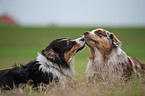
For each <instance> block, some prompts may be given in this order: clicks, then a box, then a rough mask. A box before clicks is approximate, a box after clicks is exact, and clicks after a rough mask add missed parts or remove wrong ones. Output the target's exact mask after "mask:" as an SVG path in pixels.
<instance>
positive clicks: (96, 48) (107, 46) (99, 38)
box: [84, 29, 145, 82]
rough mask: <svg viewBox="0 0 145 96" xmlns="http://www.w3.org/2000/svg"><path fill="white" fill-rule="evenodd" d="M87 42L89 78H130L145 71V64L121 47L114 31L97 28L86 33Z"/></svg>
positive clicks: (89, 79)
mask: <svg viewBox="0 0 145 96" xmlns="http://www.w3.org/2000/svg"><path fill="white" fill-rule="evenodd" d="M84 38H85V42H86V44H87V46H88V48H89V51H90V56H89V61H88V64H87V69H86V72H87V80H88V81H89V82H90V81H92V80H96V79H103V80H105V79H106V78H108V79H109V80H120V78H122V77H125V78H129V77H131V75H132V74H136V76H137V77H140V76H141V73H144V72H145V64H143V63H141V62H139V61H138V60H137V59H135V58H133V57H131V56H127V54H126V53H125V52H124V51H123V50H122V49H121V48H120V46H121V42H120V41H119V40H118V39H117V38H116V36H115V35H114V34H113V33H110V32H108V31H106V30H104V29H95V30H93V31H91V32H88V31H87V32H85V33H84Z"/></svg>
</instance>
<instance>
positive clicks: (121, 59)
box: [88, 47, 128, 78]
mask: <svg viewBox="0 0 145 96" xmlns="http://www.w3.org/2000/svg"><path fill="white" fill-rule="evenodd" d="M91 52H94V53H91ZM91 55H92V56H91ZM126 62H128V58H127V55H126V54H125V52H124V51H123V50H122V49H121V48H120V47H117V48H115V49H113V50H111V52H110V54H109V55H108V56H106V58H105V60H104V58H103V55H102V54H101V52H100V50H98V49H97V48H93V50H91V51H90V58H89V62H88V63H90V64H88V66H90V65H92V66H93V67H94V68H95V69H96V70H97V71H98V73H99V74H100V76H102V78H105V77H106V76H108V77H112V76H115V75H113V73H114V72H116V69H117V70H119V71H120V73H119V74H118V78H120V76H122V75H123V69H122V67H120V66H122V65H121V64H125V63H126ZM120 68H121V69H120ZM88 70H89V69H88Z"/></svg>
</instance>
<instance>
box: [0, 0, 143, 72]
mask: <svg viewBox="0 0 145 96" xmlns="http://www.w3.org/2000/svg"><path fill="white" fill-rule="evenodd" d="M98 27H99V28H104V29H106V30H108V31H110V32H113V33H114V34H115V35H116V36H117V37H118V38H119V40H120V41H121V42H122V43H123V44H122V49H123V50H124V51H125V52H126V53H127V54H128V55H131V56H133V57H135V58H137V59H139V60H140V61H142V62H145V50H144V49H145V0H0V69H6V68H11V67H12V66H13V65H14V64H17V65H19V64H25V63H27V62H29V61H31V60H33V59H35V58H36V56H37V52H40V51H41V50H42V49H44V48H45V47H46V46H47V45H48V44H49V43H50V42H51V41H52V40H54V39H57V38H63V37H69V38H71V39H75V38H78V37H80V36H82V35H83V33H84V32H85V31H91V30H93V29H95V28H98ZM88 56H89V51H88V49H87V48H86V49H85V50H84V51H82V52H80V53H79V54H78V55H77V56H76V60H75V64H76V70H77V72H79V73H82V74H85V68H86V64H87V60H88V59H87V58H88Z"/></svg>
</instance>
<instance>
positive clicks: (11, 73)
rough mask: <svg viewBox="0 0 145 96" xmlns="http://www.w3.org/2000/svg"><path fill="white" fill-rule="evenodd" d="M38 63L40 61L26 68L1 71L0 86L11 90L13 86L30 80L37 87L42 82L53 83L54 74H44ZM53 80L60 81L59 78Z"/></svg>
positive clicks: (33, 62)
mask: <svg viewBox="0 0 145 96" xmlns="http://www.w3.org/2000/svg"><path fill="white" fill-rule="evenodd" d="M37 62H38V61H32V62H30V63H28V64H27V65H26V66H21V67H14V68H12V69H6V70H2V71H0V86H4V87H5V88H7V89H9V88H12V87H13V84H15V85H16V86H17V85H18V84H20V83H27V82H28V81H29V80H31V84H34V85H35V86H36V85H38V84H40V83H41V82H43V83H45V84H49V82H52V78H53V75H52V73H44V72H42V71H41V70H39V66H40V64H37ZM53 79H55V80H56V82H57V81H58V78H53Z"/></svg>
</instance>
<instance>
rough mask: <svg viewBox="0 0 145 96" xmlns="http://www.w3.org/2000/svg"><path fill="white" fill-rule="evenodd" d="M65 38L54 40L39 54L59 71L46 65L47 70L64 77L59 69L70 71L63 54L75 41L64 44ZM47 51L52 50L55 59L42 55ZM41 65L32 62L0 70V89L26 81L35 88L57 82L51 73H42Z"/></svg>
mask: <svg viewBox="0 0 145 96" xmlns="http://www.w3.org/2000/svg"><path fill="white" fill-rule="evenodd" d="M65 39H66V38H62V39H56V40H54V41H52V42H51V43H50V44H49V46H47V47H46V49H45V50H42V52H41V54H42V55H43V56H44V57H46V58H47V60H48V61H51V62H52V63H53V64H57V66H58V67H59V68H60V69H57V68H55V67H53V66H50V65H46V66H47V67H48V68H49V67H51V68H54V69H55V70H57V71H58V72H60V73H61V74H62V75H65V74H64V73H63V72H62V71H61V68H65V69H70V67H69V65H68V64H67V62H66V61H65V59H64V53H65V52H67V51H69V50H70V49H71V48H72V47H73V46H74V44H75V43H76V41H74V40H70V39H66V40H69V44H67V43H66V40H65ZM83 48H84V46H83V47H81V48H80V49H78V50H81V49H83ZM49 50H53V51H54V53H55V54H56V55H57V56H56V57H55V56H52V57H55V59H54V58H53V59H52V58H48V57H47V56H46V54H44V53H43V52H44V51H46V52H47V51H49ZM40 65H41V64H39V61H37V60H34V61H32V62H30V63H28V64H26V65H21V66H19V67H18V66H15V67H14V68H12V69H6V70H1V71H0V87H4V88H6V89H11V88H13V85H14V84H15V85H16V86H17V85H19V84H21V83H28V81H30V80H31V83H30V84H33V85H35V86H37V85H39V84H40V83H41V82H42V83H45V84H49V83H50V82H53V81H54V82H55V83H57V82H59V77H57V76H55V77H54V75H53V73H52V72H44V71H42V70H41V69H40V68H39V66H40Z"/></svg>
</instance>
